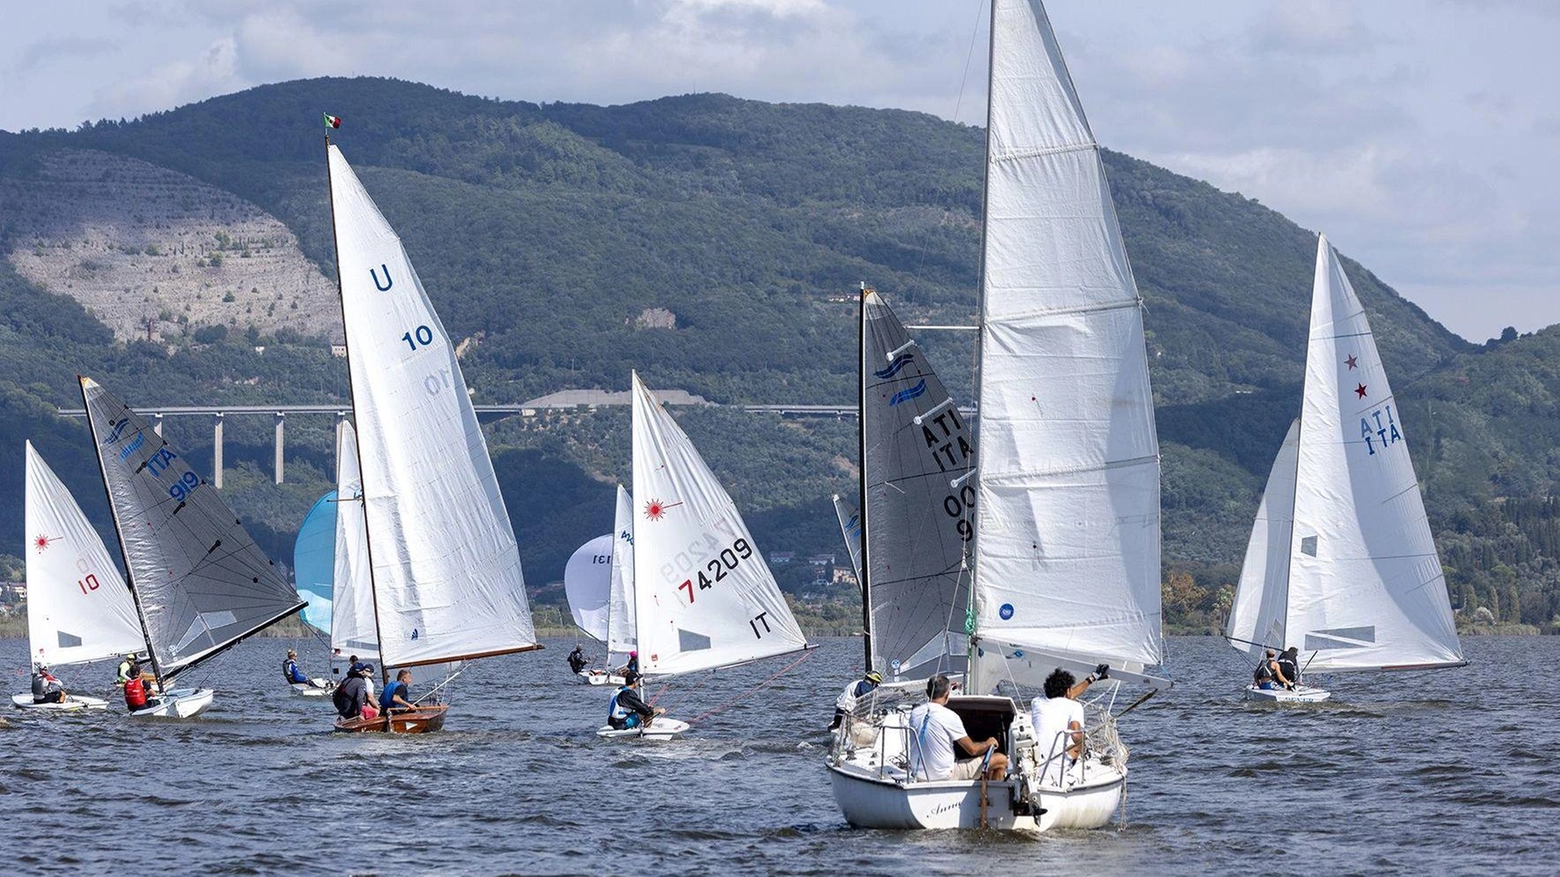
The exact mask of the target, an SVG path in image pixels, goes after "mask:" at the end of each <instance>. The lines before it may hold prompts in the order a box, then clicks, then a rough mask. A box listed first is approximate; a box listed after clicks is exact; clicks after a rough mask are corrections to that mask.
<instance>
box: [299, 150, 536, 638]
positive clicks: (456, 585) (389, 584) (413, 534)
mask: <svg viewBox="0 0 1560 877" xmlns="http://www.w3.org/2000/svg"><path fill="white" fill-rule="evenodd" d="M328 151H329V155H330V180H331V195H332V199H331V201H332V209H333V212H334V218H335V228H336V259H337V266H338V269H339V272H340V276H341V310H342V318H343V320H344V322H345V325H346V337H347V358H348V363H349V365H350V367H351V373H352V406H353V412H354V414H355V415H356V421H357V432H358V453H359V463H360V465H361V467H362V472H363V488H364V489H363V493H364V505H365V513H366V517H367V521H368V539H369V555H370V557H371V558H372V561H373V583H374V593H375V598H376V600H377V606H378V622H379V642H380V650H381V653H382V657H383V659H384V661H385V662H386V663H388V664H390V665H392V666H405V665H409V664H428V663H436V662H445V661H453V660H457V659H464V658H475V657H482V656H485V655H499V654H504V653H506V652H515V651H523V650H527V649H532V648H535V647H536V634H535V630H534V628H533V627H532V624H531V612H530V608H529V606H528V604H527V602H526V594H525V579H524V576H523V575H522V573H521V570H520V554H519V551H518V549H517V546H516V543H515V534H514V529H513V527H512V526H511V525H510V522H509V513H508V511H507V510H506V509H505V507H504V498H503V496H502V495H501V494H500V493H499V489H498V478H497V476H496V475H495V474H494V472H493V463H492V460H491V459H490V458H489V457H488V450H487V440H486V439H485V438H484V437H483V435H482V428H481V426H480V425H479V424H478V423H477V415H476V412H475V411H473V410H472V407H471V399H470V397H469V396H468V394H467V390H466V381H465V379H464V378H463V377H462V376H461V372H460V365H459V364H458V363H457V362H456V358H455V348H454V345H452V344H451V343H450V339H449V336H448V334H447V333H446V332H445V331H444V326H443V324H441V323H440V322H439V317H438V315H437V314H436V313H434V310H433V305H432V303H431V302H429V300H428V296H427V294H426V293H425V292H424V291H423V287H422V282H421V281H420V280H418V278H417V273H416V271H415V270H413V268H412V263H411V260H410V259H409V258H408V257H407V254H406V251H405V249H404V248H403V247H402V246H401V241H400V238H398V237H397V236H396V234H395V231H394V230H393V229H392V228H391V227H390V224H389V223H388V222H386V221H385V218H384V216H382V215H381V214H380V212H379V208H378V207H376V206H375V205H374V202H373V200H372V199H370V198H369V196H368V193H367V192H366V191H365V190H364V189H363V186H362V184H361V183H360V182H359V181H358V178H357V176H356V175H354V174H353V172H352V169H351V167H349V166H348V165H347V161H346V159H345V158H343V157H342V155H341V152H340V151H339V150H338V149H337V148H336V147H335V146H334V145H332V146H330V147H328Z"/></svg>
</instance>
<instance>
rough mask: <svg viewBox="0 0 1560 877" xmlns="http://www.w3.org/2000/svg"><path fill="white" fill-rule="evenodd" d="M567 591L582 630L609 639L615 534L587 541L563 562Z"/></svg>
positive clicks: (600, 640)
mask: <svg viewBox="0 0 1560 877" xmlns="http://www.w3.org/2000/svg"><path fill="white" fill-rule="evenodd" d="M563 593H564V596H565V597H567V598H568V600H569V614H570V615H571V616H573V618H574V623H575V625H577V626H578V627H579V629H580V630H583V631H585V633H586V634H588V635H589V636H590V637H591V639H594V640H596V641H597V642H606V641H607V601H608V599H609V598H610V596H611V593H612V534H611V533H607V534H605V535H602V536H597V537H596V538H594V539H592V540H590V541H589V542H586V543H585V544H584V545H581V546H580V547H579V548H576V549H575V550H574V553H573V554H571V555H570V556H569V562H568V563H566V564H564V565H563Z"/></svg>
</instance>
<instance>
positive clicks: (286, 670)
mask: <svg viewBox="0 0 1560 877" xmlns="http://www.w3.org/2000/svg"><path fill="white" fill-rule="evenodd" d="M282 676H283V677H284V678H285V679H286V680H287V684H289V685H298V684H300V683H302V684H304V685H311V686H314V687H315V688H323V687H324V686H322V685H315V682H314V680H313V679H310V678H309V677H308V676H305V675H304V673H303V671H302V670H300V669H299V668H298V653H297V652H296V651H294V650H292V649H288V650H287V657H286V658H285V659H283V661H282Z"/></svg>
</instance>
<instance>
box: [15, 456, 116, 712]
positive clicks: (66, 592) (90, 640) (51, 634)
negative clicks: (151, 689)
mask: <svg viewBox="0 0 1560 877" xmlns="http://www.w3.org/2000/svg"><path fill="white" fill-rule="evenodd" d="M26 450H27V454H26V469H27V473H26V475H27V487H26V494H25V500H24V502H25V507H24V512H23V515H24V517H25V519H26V526H27V540H28V544H27V547H26V549H25V551H26V555H25V556H26V558H27V582H28V584H29V588H28V592H27V640H28V654H29V655H31V656H32V663H33V665H34V666H40V665H42V666H48V667H54V668H58V667H70V666H75V665H80V664H89V663H91V662H93V661H101V660H105V659H109V658H114V657H118V656H120V655H124V654H130V653H133V652H137V651H140V650H141V649H144V648H145V647H146V640H145V638H143V637H142V636H141V622H140V621H139V620H138V619H137V618H136V615H135V604H134V603H133V602H132V601H131V599H130V591H129V589H127V588H126V587H125V580H124V578H123V577H121V576H120V575H119V570H118V569H117V568H116V567H115V566H114V561H113V559H112V558H111V557H110V556H109V553H108V548H107V547H105V546H104V545H103V540H102V538H100V537H99V536H98V533H97V530H96V529H94V528H93V526H92V524H91V523H89V522H88V521H87V516H86V515H85V514H83V513H82V511H81V507H80V506H79V505H77V504H76V498H75V497H74V496H71V493H70V491H69V490H68V489H67V488H66V487H65V485H64V484H63V483H62V482H61V481H60V479H59V477H58V476H56V475H55V474H54V470H52V469H50V468H49V464H48V463H45V462H44V461H43V457H42V456H40V455H39V453H38V451H37V449H35V448H34V447H33V444H32V442H27V445H26ZM11 703H13V704H14V705H16V706H17V707H18V708H20V709H24V710H38V711H40V712H73V711H76V710H83V709H105V708H106V707H107V706H108V701H106V700H104V699H102V698H100V697H87V696H86V695H82V694H71V693H67V694H66V696H65V699H64V700H61V701H58V702H54V703H35V702H34V697H33V695H32V693H31V692H28V693H26V694H17V695H13V696H12V697H11Z"/></svg>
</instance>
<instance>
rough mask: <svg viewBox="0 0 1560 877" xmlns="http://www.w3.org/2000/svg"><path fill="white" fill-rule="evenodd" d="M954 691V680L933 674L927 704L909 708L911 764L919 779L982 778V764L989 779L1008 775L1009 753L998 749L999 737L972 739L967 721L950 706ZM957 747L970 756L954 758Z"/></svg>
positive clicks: (928, 681)
mask: <svg viewBox="0 0 1560 877" xmlns="http://www.w3.org/2000/svg"><path fill="white" fill-rule="evenodd" d="M951 693H953V682H952V681H951V680H950V679H949V678H948V677H947V676H943V675H941V674H938V675H936V676H933V677H932V678H930V679H928V680H926V703H923V704H921V705H920V706H918V707H916V708H915V709H913V710H911V711H910V732H911V733H910V763H911V764H912V765H913V768H912V769H913V772H914V773H915V776H916V778H917V779H921V780H930V781H937V780H975V779H980V776H981V772H982V771H981V767H982V766H984V767H985V775H986V778H987V779H990V780H1000V779H1002V778H1003V777H1005V776H1007V765H1008V760H1007V756H1006V755H1003V754H1002V753H1001V752H998V751H997V746H998V745H999V744H998V742H997V738H995V737H987V738H986V739H985V740H983V741H981V742H980V743H976V742H975V741H974V740H971V739H970V734H969V732H968V731H966V730H964V720H963V719H961V718H959V714H958V713H956V712H954V711H953V710H951V709H948V695H949V694H951ZM955 746H957V747H958V748H959V749H961V750H963V751H964V754H965V755H968V756H971V757H970V758H969V759H967V760H965V761H956V760H954V747H955Z"/></svg>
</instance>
